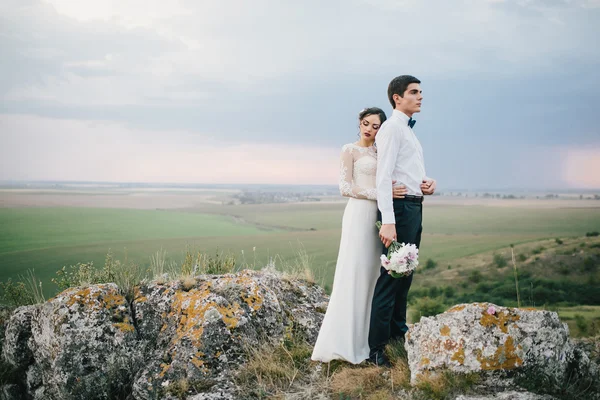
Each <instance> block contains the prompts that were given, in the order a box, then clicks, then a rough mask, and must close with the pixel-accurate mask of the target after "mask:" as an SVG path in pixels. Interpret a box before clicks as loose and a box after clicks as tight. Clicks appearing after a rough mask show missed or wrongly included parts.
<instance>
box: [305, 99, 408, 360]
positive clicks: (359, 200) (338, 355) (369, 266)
mask: <svg viewBox="0 0 600 400" xmlns="http://www.w3.org/2000/svg"><path fill="white" fill-rule="evenodd" d="M358 120H359V126H360V138H359V140H358V141H357V142H356V143H349V144H346V145H344V147H342V154H341V163H340V181H339V185H340V192H341V194H342V195H343V196H346V197H350V199H349V200H348V204H347V205H346V209H345V211H344V217H343V219H342V238H341V240H340V250H339V253H338V259H337V264H336V267H335V277H334V280H333V289H332V291H331V297H330V299H329V305H328V307H327V312H326V313H325V318H324V319H323V324H322V325H321V330H320V331H319V336H318V337H317V342H316V344H315V347H314V350H313V353H312V357H311V359H312V360H315V361H322V362H329V361H331V360H334V359H342V360H346V361H348V362H351V363H353V364H358V363H360V362H362V361H363V360H365V359H367V358H368V357H369V344H368V339H369V320H370V314H371V302H372V299H373V290H374V289H375V283H376V282H377V278H378V277H379V274H380V269H379V267H380V259H379V257H380V256H381V241H380V240H379V236H378V230H377V228H376V227H375V222H376V221H377V190H376V187H375V172H376V169H377V153H376V148H375V146H374V143H375V135H376V134H377V131H378V130H379V127H380V126H381V124H383V122H384V121H385V120H386V116H385V113H384V112H383V110H381V109H380V108H377V107H372V108H366V109H364V110H362V111H361V112H360V114H359V116H358ZM392 190H393V197H394V198H403V197H404V195H405V194H406V193H407V191H406V188H405V187H404V186H397V187H393V189H392Z"/></svg>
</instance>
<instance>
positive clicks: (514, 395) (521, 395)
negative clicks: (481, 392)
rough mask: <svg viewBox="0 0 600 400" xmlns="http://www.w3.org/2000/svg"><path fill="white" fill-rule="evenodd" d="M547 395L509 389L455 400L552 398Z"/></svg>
mask: <svg viewBox="0 0 600 400" xmlns="http://www.w3.org/2000/svg"><path fill="white" fill-rule="evenodd" d="M554 399H555V398H554V397H552V396H548V395H540V394H535V393H530V392H518V391H515V390H511V391H508V392H502V393H494V394H491V395H488V396H462V395H461V396H458V397H457V398H456V400H554Z"/></svg>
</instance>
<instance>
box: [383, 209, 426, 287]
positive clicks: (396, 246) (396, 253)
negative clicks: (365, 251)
mask: <svg viewBox="0 0 600 400" xmlns="http://www.w3.org/2000/svg"><path fill="white" fill-rule="evenodd" d="M376 225H377V228H378V229H381V222H379V221H377V224H376ZM418 265H419V249H418V248H417V246H416V245H414V244H409V243H398V242H396V241H394V242H392V244H391V245H390V247H389V248H388V254H387V256H386V255H385V254H382V255H381V266H382V267H383V268H385V269H387V270H388V273H389V274H390V275H391V276H392V277H394V278H402V277H405V276H409V275H410V274H412V273H413V271H414V270H415V269H416V268H417V266H418Z"/></svg>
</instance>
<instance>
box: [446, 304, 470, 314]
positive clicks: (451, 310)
mask: <svg viewBox="0 0 600 400" xmlns="http://www.w3.org/2000/svg"><path fill="white" fill-rule="evenodd" d="M465 307H466V306H465V305H464V304H461V305H459V306H454V307H452V308H451V309H449V310H448V311H446V312H458V311H462V310H464V309H465Z"/></svg>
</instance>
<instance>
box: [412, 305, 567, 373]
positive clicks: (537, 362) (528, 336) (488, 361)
mask: <svg viewBox="0 0 600 400" xmlns="http://www.w3.org/2000/svg"><path fill="white" fill-rule="evenodd" d="M406 349H407V353H408V362H409V366H410V370H411V382H412V383H416V382H417V381H418V379H419V377H420V376H421V375H423V374H427V373H430V372H435V371H438V370H441V369H449V370H452V371H455V372H461V373H469V372H481V371H506V370H521V371H523V370H526V369H531V368H533V369H535V370H536V371H538V372H540V373H543V374H544V375H545V376H547V377H550V378H552V379H554V380H555V381H557V382H560V381H561V380H562V379H563V378H564V376H565V373H566V370H567V366H568V365H569V363H570V362H571V361H572V360H573V359H574V346H573V344H572V343H571V341H570V340H569V330H568V327H567V325H566V324H563V323H561V322H560V320H559V319H558V315H557V314H556V313H554V312H550V311H538V310H527V309H518V308H505V307H500V306H496V305H493V304H488V303H480V304H462V305H458V306H455V307H453V308H451V309H450V310H448V311H446V312H445V313H443V314H440V315H436V316H434V317H425V318H421V321H420V322H419V323H417V324H414V325H413V326H412V328H411V329H410V330H409V334H408V335H407V340H406Z"/></svg>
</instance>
